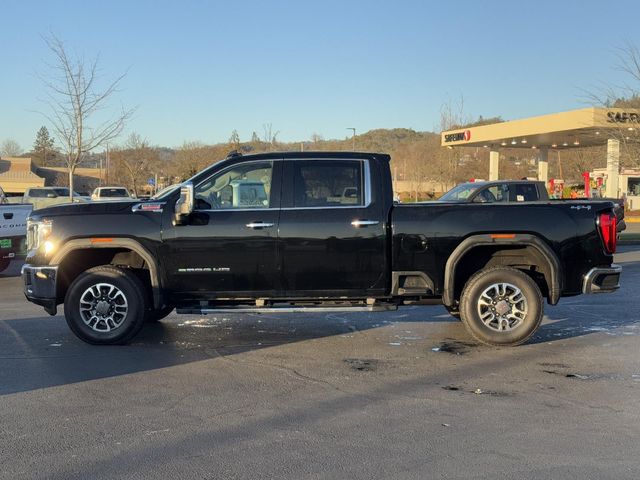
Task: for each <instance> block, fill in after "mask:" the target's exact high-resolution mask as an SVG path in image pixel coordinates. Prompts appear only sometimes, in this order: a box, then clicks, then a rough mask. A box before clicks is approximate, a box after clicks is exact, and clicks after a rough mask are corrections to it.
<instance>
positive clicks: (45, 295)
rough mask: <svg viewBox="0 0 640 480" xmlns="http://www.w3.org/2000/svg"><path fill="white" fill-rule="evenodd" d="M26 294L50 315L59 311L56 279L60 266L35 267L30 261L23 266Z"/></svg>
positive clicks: (28, 298)
mask: <svg viewBox="0 0 640 480" xmlns="http://www.w3.org/2000/svg"><path fill="white" fill-rule="evenodd" d="M21 273H22V280H23V281H24V296H25V297H27V300H29V301H30V302H33V303H35V304H36V305H41V306H43V307H44V309H45V311H46V312H47V313H48V314H49V315H55V314H56V312H57V305H58V301H57V297H56V281H57V278H58V267H34V266H33V265H29V264H28V263H27V264H25V265H23V266H22V271H21Z"/></svg>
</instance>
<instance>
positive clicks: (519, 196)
mask: <svg viewBox="0 0 640 480" xmlns="http://www.w3.org/2000/svg"><path fill="white" fill-rule="evenodd" d="M515 190H516V191H515V200H516V202H535V201H536V200H538V189H537V188H536V186H535V185H532V184H527V183H519V184H517V185H516V186H515Z"/></svg>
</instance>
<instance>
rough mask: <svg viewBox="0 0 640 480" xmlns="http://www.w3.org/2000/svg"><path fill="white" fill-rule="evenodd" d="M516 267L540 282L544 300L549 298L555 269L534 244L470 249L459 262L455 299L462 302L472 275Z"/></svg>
mask: <svg viewBox="0 0 640 480" xmlns="http://www.w3.org/2000/svg"><path fill="white" fill-rule="evenodd" d="M498 266H502V267H513V268H516V269H518V270H520V271H522V272H523V273H525V274H527V275H528V276H529V277H531V279H532V280H533V281H534V282H536V284H537V285H538V288H540V291H541V292H542V295H543V296H544V297H547V298H549V290H550V285H551V282H552V268H553V267H552V266H551V265H550V264H549V261H548V260H547V259H546V258H545V256H544V255H543V254H542V252H540V250H538V249H537V248H536V247H534V246H532V245H478V246H476V247H473V248H471V249H469V250H468V251H467V252H466V253H465V254H464V255H463V256H462V257H461V258H460V259H459V260H458V262H457V264H456V267H455V271H454V272H452V273H453V274H454V275H455V276H454V298H455V300H456V301H458V300H459V299H460V295H461V294H462V290H463V288H464V286H465V284H466V283H467V281H468V280H469V278H471V276H472V275H473V274H474V273H476V272H478V271H480V270H482V269H485V268H489V267H498Z"/></svg>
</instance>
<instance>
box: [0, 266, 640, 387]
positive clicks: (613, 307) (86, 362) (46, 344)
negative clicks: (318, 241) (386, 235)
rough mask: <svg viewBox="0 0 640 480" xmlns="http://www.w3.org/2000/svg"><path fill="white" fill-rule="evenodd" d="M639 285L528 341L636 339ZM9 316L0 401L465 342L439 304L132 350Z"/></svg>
mask: <svg viewBox="0 0 640 480" xmlns="http://www.w3.org/2000/svg"><path fill="white" fill-rule="evenodd" d="M639 281H640V264H630V265H626V266H625V271H624V273H623V281H622V288H621V289H620V290H619V291H618V292H616V293H614V294H611V295H593V296H580V297H575V298H567V299H563V300H562V301H561V303H560V304H559V305H558V306H555V307H549V306H547V308H546V313H547V315H546V318H545V322H544V324H543V325H542V326H541V328H540V329H539V330H538V332H537V333H536V334H535V335H534V337H533V338H532V339H531V340H530V341H529V342H528V344H530V345H536V344H541V343H549V342H556V341H559V340H566V339H569V338H574V337H580V336H584V335H588V334H593V333H596V332H600V333H603V332H604V333H605V334H610V335H625V334H630V335H631V334H640V318H639V314H638V312H637V310H635V309H633V311H629V310H630V309H629V306H630V304H629V302H628V301H627V302H620V298H623V297H628V298H629V296H631V297H630V298H635V292H634V289H635V285H637V284H638V282H639ZM17 288H18V286H17V285H16V289H17ZM34 311H35V310H34ZM11 314H12V315H14V317H13V318H10V319H7V320H1V321H0V352H1V353H0V396H1V395H7V394H11V393H16V392H24V391H30V390H34V389H39V388H46V387H51V386H57V385H64V384H71V383H77V382H83V381H87V380H95V379H100V378H107V377H115V376H120V375H127V374H131V373H136V372H142V371H147V370H156V369H161V368H166V367H171V366H177V365H182V364H187V363H191V362H198V361H202V360H207V359H211V358H216V357H220V356H227V355H234V354H238V353H243V352H247V351H251V350H258V349H262V348H269V347H276V346H279V345H285V344H293V343H297V342H304V341H307V340H314V339H320V338H325V337H332V336H345V337H349V336H352V335H353V334H354V333H356V332H359V331H366V330H370V329H376V328H381V327H385V326H388V325H391V326H393V325H394V324H397V323H433V324H441V325H444V326H445V327H446V328H444V332H443V331H442V329H441V330H440V331H438V333H437V335H434V338H433V340H434V344H435V343H437V342H438V341H439V340H446V339H447V338H449V339H450V338H451V337H453V338H458V337H459V339H460V340H462V341H465V342H468V341H469V337H468V336H467V335H466V333H465V332H464V330H463V328H462V325H461V324H460V322H459V321H458V320H457V319H454V318H453V317H451V316H449V315H448V314H447V312H446V310H445V309H444V308H443V307H439V306H433V307H406V308H405V309H401V310H398V311H396V312H386V313H339V312H336V313H328V314H327V313H307V314H304V315H298V314H286V315H285V314H283V315H272V314H262V315H258V314H249V315H242V314H237V313H236V314H234V313H230V314H228V315H211V316H196V315H185V316H175V315H173V316H171V317H170V318H169V319H167V320H165V321H162V322H158V323H153V324H148V325H146V326H145V328H144V329H143V330H142V332H141V333H140V334H139V335H138V337H136V338H135V340H134V342H133V343H131V344H130V345H127V346H101V347H98V346H92V345H88V344H85V343H83V342H82V341H80V340H78V339H77V338H76V337H75V336H74V335H73V334H72V333H71V331H70V330H69V328H68V327H67V325H66V322H65V320H64V318H63V317H62V316H61V315H58V316H56V317H41V316H31V317H29V316H28V314H27V313H22V312H18V310H16V311H15V313H11ZM443 333H444V334H445V336H446V337H447V338H444V337H442V334H443ZM429 348H431V346H429Z"/></svg>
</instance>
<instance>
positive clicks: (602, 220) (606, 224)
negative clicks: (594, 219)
mask: <svg viewBox="0 0 640 480" xmlns="http://www.w3.org/2000/svg"><path fill="white" fill-rule="evenodd" d="M617 224H618V219H617V218H616V216H615V215H614V214H613V213H611V212H605V213H601V214H600V216H599V217H598V227H600V235H602V243H604V249H605V250H606V251H607V253H616V243H617V232H616V226H617Z"/></svg>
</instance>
